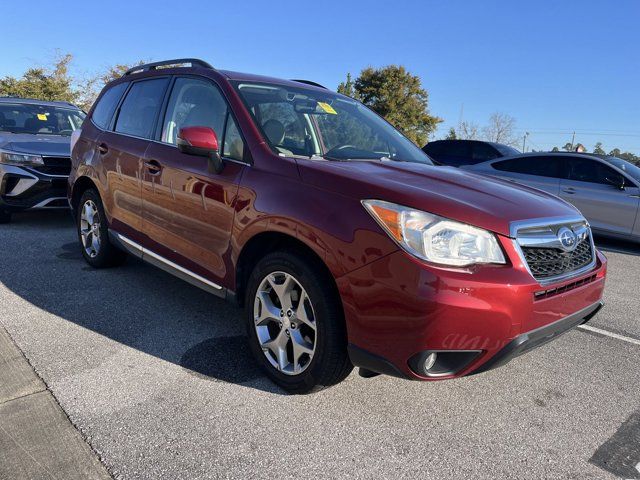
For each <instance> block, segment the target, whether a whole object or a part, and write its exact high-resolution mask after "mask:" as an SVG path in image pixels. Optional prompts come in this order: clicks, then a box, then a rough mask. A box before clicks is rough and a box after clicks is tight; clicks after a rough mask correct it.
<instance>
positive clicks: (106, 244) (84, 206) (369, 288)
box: [69, 59, 606, 392]
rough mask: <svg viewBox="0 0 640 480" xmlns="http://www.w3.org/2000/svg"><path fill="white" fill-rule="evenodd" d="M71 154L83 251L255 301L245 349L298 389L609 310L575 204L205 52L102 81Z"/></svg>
mask: <svg viewBox="0 0 640 480" xmlns="http://www.w3.org/2000/svg"><path fill="white" fill-rule="evenodd" d="M186 65H189V66H186ZM72 164H73V167H72V172H71V176H70V177H69V200H70V203H71V205H72V207H73V210H74V212H75V215H76V221H77V231H78V239H79V244H80V247H81V251H82V255H83V256H84V258H85V260H86V261H87V262H88V263H89V264H90V265H92V266H94V267H98V268H99V267H107V266H113V265H117V264H119V263H121V262H122V261H123V259H124V256H125V253H124V252H128V253H130V254H132V255H135V256H137V257H139V258H142V259H143V260H145V261H147V262H149V263H152V264H154V265H157V266H158V267H160V268H163V269H165V270H167V271H169V272H171V273H172V274H174V275H176V276H179V277H181V278H183V279H185V280H186V281H188V282H191V283H192V284H194V285H197V286H199V287H201V288H203V289H205V290H206V291H208V292H211V293H213V294H215V295H218V296H221V297H225V298H228V299H232V300H235V301H237V302H238V303H240V304H241V305H244V308H245V316H244V322H245V325H246V327H247V333H248V337H249V347H250V349H251V351H252V353H253V355H254V356H255V358H256V360H257V362H258V363H259V364H260V365H261V366H262V367H263V369H264V370H265V372H266V374H267V375H268V376H269V377H270V378H271V379H273V380H274V381H275V382H277V383H278V384H279V385H281V386H282V387H283V388H285V389H287V390H289V391H293V392H308V391H311V390H314V389H317V388H320V387H323V386H328V385H332V384H335V383H337V382H339V381H340V380H342V379H343V378H345V377H346V375H348V373H349V372H350V371H351V369H352V366H353V365H355V366H359V367H361V373H362V374H363V375H365V376H371V375H374V374H375V373H384V374H389V375H395V376H397V377H401V378H408V379H416V380H429V381H433V380H442V379H448V378H455V377H460V376H463V375H469V374H472V373H479V372H483V371H486V370H489V369H491V368H495V367H497V366H500V365H503V364H504V363H506V362H508V361H509V360H510V359H512V358H514V357H515V356H517V355H520V354H522V353H524V352H526V351H528V350H530V349H531V348H533V347H536V346H538V345H541V344H543V343H546V342H548V341H549V340H551V339H553V338H556V337H557V336H558V335H560V334H562V333H563V332H565V331H567V330H569V329H571V328H573V327H575V326H576V325H578V324H580V323H584V322H586V321H588V320H589V319H590V318H591V317H592V316H593V315H595V313H596V312H597V311H598V310H599V308H600V306H601V298H602V292H603V288H604V281H605V273H606V259H605V258H604V256H602V255H601V254H600V253H599V252H598V251H597V250H596V249H595V247H594V245H593V241H592V238H591V231H590V229H589V225H588V224H587V222H586V221H585V219H584V218H583V217H582V216H581V215H580V213H579V212H578V211H577V210H576V209H575V208H574V207H572V206H570V205H568V204H567V203H565V202H563V201H561V200H559V199H557V198H555V197H553V196H551V195H549V194H546V193H544V192H540V191H538V190H534V189H531V188H528V187H524V186H518V185H514V184H512V183H510V182H505V181H500V180H494V179H491V178H489V177H486V176H481V175H474V174H471V173H468V172H465V171H463V170H459V169H449V168H440V167H435V166H433V164H432V163H431V160H430V159H429V157H427V156H426V155H425V154H424V153H423V152H422V151H421V150H420V149H419V148H417V147H416V146H415V145H414V144H413V143H412V142H411V141H409V140H408V139H407V138H406V137H404V136H403V135H402V134H401V133H400V132H398V131H397V130H395V129H394V128H393V127H392V126H391V125H389V124H388V123H387V122H386V121H385V120H384V119H382V118H381V117H379V116H378V115H376V114H375V113H373V112H372V111H371V110H369V109H367V108H366V107H365V106H364V105H362V104H361V103H359V102H357V101H355V100H353V99H351V98H348V97H345V96H343V95H339V94H337V93H334V92H331V91H329V90H327V89H326V88H323V87H322V86H319V85H317V84H314V83H313V82H309V81H303V80H280V79H275V78H269V77H262V76H258V75H252V74H243V73H237V72H231V71H226V70H217V69H214V68H213V67H211V66H210V65H209V64H207V63H205V62H203V61H201V60H194V59H182V60H171V61H166V62H159V63H154V64H148V65H142V66H139V67H135V68H134V69H132V70H130V71H129V72H127V73H126V74H125V75H124V76H123V77H122V78H120V79H118V80H115V81H114V82H111V83H110V84H108V85H107V86H106V87H105V89H104V90H103V92H102V94H101V96H100V98H99V99H98V101H97V103H96V104H95V106H94V107H93V109H92V111H91V112H90V113H89V116H88V120H87V121H86V122H85V123H84V124H83V126H82V130H81V133H80V135H79V138H78V139H77V142H76V143H75V145H74V147H73V152H72ZM166 294H167V295H171V294H172V292H170V291H167V292H166ZM188 314H189V313H188V312H185V315H188ZM550 361H552V360H550Z"/></svg>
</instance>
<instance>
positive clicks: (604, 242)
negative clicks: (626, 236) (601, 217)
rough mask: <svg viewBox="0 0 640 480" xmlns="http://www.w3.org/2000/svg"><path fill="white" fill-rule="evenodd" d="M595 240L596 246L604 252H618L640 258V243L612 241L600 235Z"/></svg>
mask: <svg viewBox="0 0 640 480" xmlns="http://www.w3.org/2000/svg"><path fill="white" fill-rule="evenodd" d="M594 240H595V243H596V246H597V247H598V248H599V249H600V250H602V251H604V252H616V253H624V254H627V255H637V256H640V243H638V242H631V241H626V240H617V239H611V238H607V237H602V236H600V235H595V236H594Z"/></svg>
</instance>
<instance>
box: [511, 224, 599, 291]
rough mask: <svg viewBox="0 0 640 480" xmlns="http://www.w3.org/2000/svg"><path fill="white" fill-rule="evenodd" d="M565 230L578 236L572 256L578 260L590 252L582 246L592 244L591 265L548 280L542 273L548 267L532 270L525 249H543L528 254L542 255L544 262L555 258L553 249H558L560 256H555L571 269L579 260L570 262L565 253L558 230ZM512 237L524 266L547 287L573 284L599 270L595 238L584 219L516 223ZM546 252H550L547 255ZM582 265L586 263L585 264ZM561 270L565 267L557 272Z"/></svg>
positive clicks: (590, 248)
mask: <svg viewBox="0 0 640 480" xmlns="http://www.w3.org/2000/svg"><path fill="white" fill-rule="evenodd" d="M562 227H568V228H570V229H571V230H572V231H573V232H574V233H576V235H577V236H578V242H577V243H578V247H576V248H575V250H574V251H573V252H571V254H573V253H574V252H578V253H576V256H577V255H580V254H581V253H582V255H583V256H584V254H586V253H587V252H585V251H584V248H583V247H580V245H582V244H583V242H588V246H589V251H588V253H590V261H589V263H588V264H586V265H584V266H582V265H581V266H579V267H578V268H577V269H575V270H569V271H565V272H562V273H560V274H557V275H550V276H545V275H544V274H543V273H542V269H543V268H544V267H545V266H544V265H543V266H542V267H540V266H536V267H534V268H533V269H532V267H531V266H530V265H529V262H528V261H527V254H525V251H524V249H527V250H528V249H532V250H534V249H540V252H528V253H529V255H528V256H529V258H531V257H532V256H534V255H538V256H542V257H543V259H551V258H553V256H554V253H553V251H552V250H551V249H556V250H557V251H558V253H557V255H555V256H556V257H558V258H559V260H560V261H562V263H563V264H565V265H564V267H570V266H571V264H572V262H573V261H574V260H575V259H574V258H573V257H572V258H567V257H569V255H570V254H569V253H567V254H565V253H563V250H562V244H561V242H560V241H559V239H558V236H557V232H558V230H559V229H560V228H562ZM510 233H511V237H512V238H513V244H514V247H515V249H516V251H517V252H518V255H519V256H520V260H522V264H523V265H524V266H525V267H526V269H527V271H528V272H529V274H530V275H531V276H532V277H533V278H534V279H535V280H536V281H537V282H538V283H539V284H540V285H543V286H545V285H549V284H552V283H556V282H560V281H563V280H569V279H571V278H574V277H577V276H579V275H582V274H584V273H586V272H588V271H590V270H592V269H593V267H595V264H596V253H595V245H594V244H593V235H592V234H591V228H590V227H589V223H588V222H587V221H586V220H585V219H584V218H583V217H580V216H575V217H552V218H541V219H535V220H531V221H519V222H513V223H512V224H511V225H510ZM544 249H548V250H547V251H546V252H545V251H544ZM576 261H577V260H576ZM581 263H584V261H582V262H581ZM560 267H561V266H557V268H556V269H558V268H560ZM550 269H553V266H551V267H550Z"/></svg>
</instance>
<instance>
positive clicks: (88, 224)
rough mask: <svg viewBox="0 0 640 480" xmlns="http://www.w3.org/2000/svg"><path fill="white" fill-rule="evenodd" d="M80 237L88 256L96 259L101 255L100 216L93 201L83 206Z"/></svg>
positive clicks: (88, 201)
mask: <svg viewBox="0 0 640 480" xmlns="http://www.w3.org/2000/svg"><path fill="white" fill-rule="evenodd" d="M80 237H81V238H82V246H83V247H84V251H85V252H86V254H87V255H89V257H91V258H95V257H96V256H97V255H98V254H99V253H100V215H99V213H98V207H97V206H96V204H95V203H94V202H93V200H87V201H86V202H84V205H82V210H81V212H80Z"/></svg>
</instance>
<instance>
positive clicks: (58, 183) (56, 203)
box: [0, 164, 69, 212]
mask: <svg viewBox="0 0 640 480" xmlns="http://www.w3.org/2000/svg"><path fill="white" fill-rule="evenodd" d="M68 178H69V177H68V176H67V175H48V174H45V173H41V172H38V171H37V170H35V169H33V168H29V167H18V166H13V165H4V164H0V209H2V210H4V211H8V212H16V211H21V210H27V209H30V208H46V209H50V208H69V204H68V202H67V183H68Z"/></svg>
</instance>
